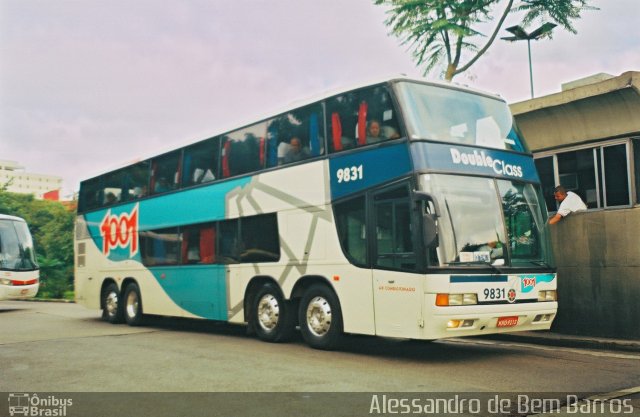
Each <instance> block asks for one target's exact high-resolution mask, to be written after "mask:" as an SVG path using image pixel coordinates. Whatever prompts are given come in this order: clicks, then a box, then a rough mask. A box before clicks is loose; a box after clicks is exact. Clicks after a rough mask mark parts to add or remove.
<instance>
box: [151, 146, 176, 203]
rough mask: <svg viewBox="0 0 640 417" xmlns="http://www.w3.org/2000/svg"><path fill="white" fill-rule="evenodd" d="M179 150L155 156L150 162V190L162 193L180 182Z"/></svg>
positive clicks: (172, 188)
mask: <svg viewBox="0 0 640 417" xmlns="http://www.w3.org/2000/svg"><path fill="white" fill-rule="evenodd" d="M180 157H181V151H175V152H171V153H170V154H167V155H163V156H160V157H158V158H155V159H154V160H153V162H152V164H151V192H152V193H153V194H159V193H164V192H167V191H172V190H175V189H176V188H178V185H179V184H180V162H181V158H180Z"/></svg>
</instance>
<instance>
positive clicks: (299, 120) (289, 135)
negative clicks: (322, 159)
mask: <svg viewBox="0 0 640 417" xmlns="http://www.w3.org/2000/svg"><path fill="white" fill-rule="evenodd" d="M323 114H324V113H323V109H322V106H321V105H320V104H312V105H309V106H306V107H302V108H300V109H298V110H296V111H293V112H289V113H285V114H283V115H280V116H278V117H276V118H274V119H272V120H271V121H270V123H269V145H268V146H267V150H268V152H269V155H267V157H266V158H267V160H268V161H269V165H268V166H275V165H274V164H275V163H276V162H277V164H278V165H283V164H289V163H294V162H299V161H303V160H305V159H309V158H312V157H315V156H319V155H322V154H324V151H325V150H324V128H323V122H322V120H323ZM274 152H275V155H276V156H275V157H274V156H273V154H274Z"/></svg>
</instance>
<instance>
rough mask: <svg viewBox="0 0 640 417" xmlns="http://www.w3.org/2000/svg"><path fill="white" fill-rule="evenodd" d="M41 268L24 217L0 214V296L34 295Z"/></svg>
mask: <svg viewBox="0 0 640 417" xmlns="http://www.w3.org/2000/svg"><path fill="white" fill-rule="evenodd" d="M39 287H40V270H39V267H38V263H37V262H36V252H35V250H34V248H33V239H32V238H31V233H30V232H29V226H27V222H25V221H24V219H22V218H20V217H16V216H9V215H7V214H0V300H6V299H24V298H33V297H35V296H36V294H37V293H38V288H39Z"/></svg>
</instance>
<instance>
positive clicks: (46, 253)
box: [0, 189, 74, 298]
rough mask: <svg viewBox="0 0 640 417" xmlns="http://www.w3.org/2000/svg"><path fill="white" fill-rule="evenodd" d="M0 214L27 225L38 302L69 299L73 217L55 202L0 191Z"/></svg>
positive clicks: (71, 278) (71, 277) (71, 288)
mask: <svg viewBox="0 0 640 417" xmlns="http://www.w3.org/2000/svg"><path fill="white" fill-rule="evenodd" d="M0 213H3V214H9V215H12V216H19V217H22V218H24V219H25V220H26V221H27V223H28V224H29V229H30V230H31V234H32V235H33V240H34V244H35V248H36V256H37V259H38V264H39V266H40V278H41V286H40V290H39V291H38V296H39V297H42V298H69V297H70V293H71V291H72V290H73V222H74V214H73V213H72V212H70V211H68V210H67V209H66V208H65V207H64V206H63V205H62V204H60V203H58V202H55V201H46V200H36V199H35V198H34V197H33V196H32V195H28V194H16V193H10V192H7V191H4V190H1V189H0Z"/></svg>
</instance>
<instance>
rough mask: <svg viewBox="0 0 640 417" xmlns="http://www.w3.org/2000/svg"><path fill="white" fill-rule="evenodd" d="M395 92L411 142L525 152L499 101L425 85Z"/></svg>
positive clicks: (400, 86) (407, 86) (404, 85)
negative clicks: (422, 141)
mask: <svg viewBox="0 0 640 417" xmlns="http://www.w3.org/2000/svg"><path fill="white" fill-rule="evenodd" d="M397 88H398V92H399V100H400V103H401V106H402V110H403V112H404V114H405V120H406V123H407V128H408V129H409V131H410V133H411V138H412V139H427V140H435V141H441V142H450V143H457V144H461V145H469V146H482V147H487V148H494V149H508V150H514V151H520V152H527V151H528V150H527V149H526V147H525V144H524V142H523V141H522V139H521V137H520V135H519V133H518V130H517V128H516V126H515V124H514V122H513V117H512V116H511V112H510V111H509V107H508V106H507V103H505V102H504V101H502V100H499V99H497V98H491V97H486V96H482V95H478V94H473V93H469V92H466V91H462V90H457V89H453V88H444V87H436V86H432V85H427V84H418V83H409V82H400V83H398V84H397Z"/></svg>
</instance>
